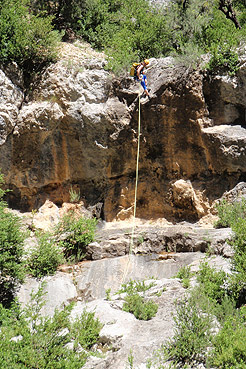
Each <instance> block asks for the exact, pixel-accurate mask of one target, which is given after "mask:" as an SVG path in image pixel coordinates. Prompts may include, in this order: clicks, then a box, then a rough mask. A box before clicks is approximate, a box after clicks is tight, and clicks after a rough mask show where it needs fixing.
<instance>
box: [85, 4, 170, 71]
mask: <svg viewBox="0 0 246 369" xmlns="http://www.w3.org/2000/svg"><path fill="white" fill-rule="evenodd" d="M169 32H170V30H169V29H168V28H167V27H166V26H165V18H164V14H162V13H161V12H159V11H157V10H156V9H155V8H153V7H152V6H151V5H150V3H149V2H148V1H146V0H139V1H138V2H136V1H134V0H125V1H120V0H107V1H104V0H91V1H87V9H86V13H85V18H84V20H83V23H82V27H81V29H80V31H79V34H80V35H81V36H83V37H84V38H85V39H86V40H87V41H88V42H90V43H91V44H92V45H93V46H94V47H97V48H104V49H105V50H106V53H107V54H108V55H109V59H108V61H109V65H108V67H109V68H112V69H113V70H114V71H116V72H117V71H119V70H120V69H122V68H124V67H129V65H130V64H131V63H132V62H133V61H135V60H140V59H143V58H147V57H151V56H156V57H157V56H160V55H162V54H164V53H166V52H167V50H169V44H168V42H167V40H168V37H169Z"/></svg>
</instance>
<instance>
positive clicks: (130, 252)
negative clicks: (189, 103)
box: [122, 92, 141, 283]
mask: <svg viewBox="0 0 246 369" xmlns="http://www.w3.org/2000/svg"><path fill="white" fill-rule="evenodd" d="M140 94H141V92H139V94H138V146H137V163H136V181H135V197H134V207H133V225H132V234H131V239H130V247H129V254H128V261H127V266H126V268H125V272H124V276H123V282H124V281H125V278H126V274H127V272H128V269H129V264H130V257H131V255H132V250H133V244H134V242H133V239H134V233H135V221H136V209H137V191H138V167H139V152H140V133H141V119H140V118H141V115H140V114H141V111H140V107H141V104H140ZM123 282H122V283H123Z"/></svg>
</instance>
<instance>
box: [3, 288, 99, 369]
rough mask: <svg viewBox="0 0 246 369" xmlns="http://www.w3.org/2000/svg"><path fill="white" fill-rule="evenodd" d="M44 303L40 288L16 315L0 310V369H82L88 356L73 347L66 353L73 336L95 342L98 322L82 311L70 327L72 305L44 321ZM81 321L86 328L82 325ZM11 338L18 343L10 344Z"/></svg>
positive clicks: (13, 311) (14, 312) (12, 312)
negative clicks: (27, 304)
mask: <svg viewBox="0 0 246 369" xmlns="http://www.w3.org/2000/svg"><path fill="white" fill-rule="evenodd" d="M43 303H44V302H43V288H41V289H40V290H39V291H38V293H37V294H33V295H32V299H31V303H30V304H29V306H28V307H27V308H25V309H21V310H20V311H19V314H17V313H16V312H18V309H16V308H15V309H12V311H11V312H9V311H6V309H5V310H4V309H3V308H0V317H2V325H1V330H0V367H1V369H9V368H20V369H22V368H23V369H24V368H39V369H61V368H62V369H81V367H82V366H84V364H85V362H86V358H87V356H88V355H89V352H88V354H87V353H85V351H81V352H80V351H79V350H76V347H74V349H69V348H68V347H67V344H68V343H69V342H71V341H72V340H73V339H74V338H75V337H74V335H73V333H74V332H75V333H76V335H77V334H79V336H83V337H87V335H88V337H90V342H91V343H92V342H95V341H96V339H97V337H98V333H99V330H100V329H99V328H98V327H99V322H98V320H95V319H94V315H93V314H92V315H91V313H86V312H85V311H84V312H83V313H82V315H81V317H80V318H78V319H77V320H76V321H75V323H71V322H70V313H71V309H72V305H69V306H67V307H64V308H63V309H62V310H60V311H58V310H56V311H55V313H54V316H53V317H52V318H51V317H43V316H41V315H40V310H41V308H42V306H43ZM84 318H85V321H86V322H87V323H88V324H85V323H84ZM100 327H101V325H100ZM94 330H95V333H94V335H93V334H92V333H93V331H94ZM13 337H16V338H17V339H16V340H13ZM91 337H93V338H91ZM76 340H77V338H76ZM75 346H76V345H75Z"/></svg>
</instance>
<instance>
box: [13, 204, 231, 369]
mask: <svg viewBox="0 0 246 369" xmlns="http://www.w3.org/2000/svg"><path fill="white" fill-rule="evenodd" d="M71 207H77V208H78V205H71V204H66V205H64V206H63V211H65V210H64V209H65V208H66V209H70V208H71ZM81 209H84V208H83V206H81ZM81 211H82V210H81ZM84 211H85V209H84ZM59 212H60V213H61V212H62V209H61V208H58V207H56V205H54V204H53V203H51V202H46V205H45V206H44V207H43V208H41V209H40V210H39V212H37V213H35V214H34V215H31V214H30V213H29V214H24V215H22V217H23V219H24V220H25V223H26V225H29V226H30V224H31V225H32V227H38V228H40V229H41V228H46V229H47V227H50V226H52V225H53V224H55V223H56V222H57V220H58V218H59ZM133 226H134V223H133V221H127V222H112V223H106V222H101V223H99V225H98V229H97V233H96V241H95V242H93V243H92V244H90V245H89V247H88V253H87V258H88V260H86V261H83V262H80V263H78V264H76V265H72V266H68V265H62V266H60V267H59V271H58V272H57V273H56V274H55V275H54V276H50V277H46V278H43V280H45V281H46V283H47V285H46V288H45V289H46V292H47V295H46V304H45V306H44V308H43V310H42V311H43V314H48V315H52V314H53V312H54V309H55V308H59V307H60V306H62V305H63V304H64V303H65V304H67V303H69V302H70V301H75V307H74V309H73V312H72V317H75V316H77V315H79V314H80V313H81V312H82V311H83V309H84V308H86V309H87V310H90V311H94V312H95V314H96V316H97V317H98V318H99V319H100V321H101V322H102V323H103V324H104V326H103V329H102V331H101V333H100V343H99V344H98V345H97V346H96V347H95V350H96V351H97V352H99V356H98V355H97V356H92V357H91V358H90V359H89V360H88V362H87V364H86V367H85V368H86V369H116V368H117V369H125V368H127V365H128V357H129V355H132V356H133V359H134V368H136V369H144V368H146V362H147V359H148V358H149V357H150V356H151V355H152V353H153V352H154V350H156V349H158V347H159V346H160V345H161V344H162V343H163V342H165V341H167V340H168V339H170V338H171V337H172V335H173V324H174V323H173V315H172V314H173V313H175V301H176V300H177V299H180V298H182V297H183V296H184V295H185V294H187V293H188V290H187V289H185V288H184V287H183V286H182V283H181V281H180V280H179V279H178V278H175V275H176V274H177V272H178V270H179V269H180V268H181V267H182V266H190V267H191V271H192V272H195V271H197V270H198V269H199V264H200V262H201V261H202V260H205V259H206V260H207V261H208V263H209V264H210V265H211V266H213V267H216V268H218V269H223V270H225V271H226V272H230V256H231V255H232V250H231V249H230V246H229V245H228V243H227V239H228V238H230V236H231V230H230V229H214V228H213V227H212V226H211V225H210V227H209V226H208V224H207V227H206V228H205V227H201V225H199V224H191V223H180V224H176V225H173V224H170V223H168V222H166V221H164V220H162V221H159V222H153V223H152V224H151V223H150V222H146V221H141V220H140V219H137V220H136V221H135V227H134V229H133ZM133 230H134V234H133ZM32 243H33V239H32V237H30V238H29V240H28V241H27V244H26V247H27V248H28V247H31V245H32ZM131 243H133V246H132V247H131ZM129 249H132V251H131V253H130V255H129ZM130 279H131V280H144V281H145V283H146V284H148V283H154V286H153V287H151V288H150V289H149V290H148V291H147V292H146V293H145V296H146V298H151V299H153V300H154V302H156V303H157V304H158V312H157V314H156V316H155V317H153V318H152V319H151V320H149V321H141V320H138V319H136V318H135V317H134V315H133V314H131V313H128V312H125V311H122V306H123V301H124V295H122V294H121V295H119V294H115V293H116V292H117V291H118V290H119V288H120V287H121V285H122V283H126V282H128V281H129V280H130ZM40 283H41V281H40V280H37V279H34V278H27V279H26V282H25V283H24V285H22V287H21V289H20V291H19V293H18V296H19V299H20V301H21V303H22V304H26V303H27V302H28V301H29V299H30V292H31V290H34V291H35V290H37V289H38V286H39V285H40ZM194 283H195V277H193V279H192V280H191V286H192V285H194ZM106 291H107V292H106ZM200 367H201V368H202V366H200Z"/></svg>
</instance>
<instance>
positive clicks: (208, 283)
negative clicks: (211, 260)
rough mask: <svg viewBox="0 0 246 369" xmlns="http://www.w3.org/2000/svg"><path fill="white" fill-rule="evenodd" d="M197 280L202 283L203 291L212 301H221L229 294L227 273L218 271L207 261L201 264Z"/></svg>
mask: <svg viewBox="0 0 246 369" xmlns="http://www.w3.org/2000/svg"><path fill="white" fill-rule="evenodd" d="M197 281H198V282H199V284H200V290H201V293H203V294H204V295H205V296H207V297H208V298H209V299H210V300H211V301H212V302H216V303H221V302H222V300H223V298H224V297H225V296H226V295H227V289H226V287H225V282H226V281H227V275H226V273H225V272H224V271H222V270H220V271H216V270H215V269H214V268H211V267H210V266H209V265H208V263H207V262H203V263H201V265H200V269H199V272H198V275H197Z"/></svg>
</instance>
